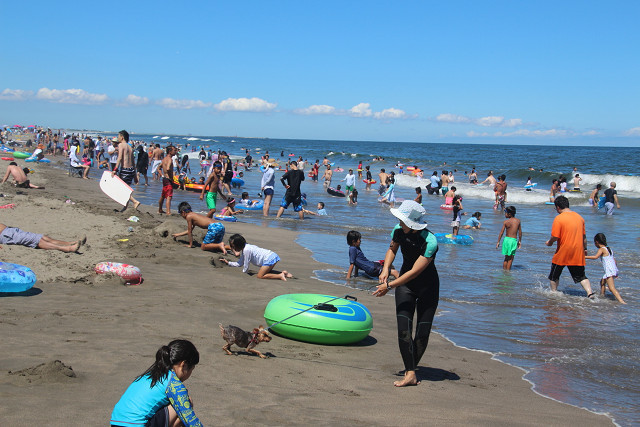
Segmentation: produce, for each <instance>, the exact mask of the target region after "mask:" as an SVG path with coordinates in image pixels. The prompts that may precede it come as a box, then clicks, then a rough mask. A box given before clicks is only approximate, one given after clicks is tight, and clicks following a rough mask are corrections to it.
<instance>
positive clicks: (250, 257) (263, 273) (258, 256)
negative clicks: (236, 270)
mask: <svg viewBox="0 0 640 427" xmlns="http://www.w3.org/2000/svg"><path fill="white" fill-rule="evenodd" d="M229 247H230V248H231V251H232V252H233V253H234V255H235V256H237V257H240V258H238V261H237V262H234V261H229V260H227V259H225V258H220V261H222V262H224V263H225V264H227V265H230V266H231V267H240V266H242V272H243V273H246V272H248V271H249V264H250V263H251V264H253V265H256V266H258V267H260V270H258V279H280V280H284V281H285V282H286V281H287V279H290V278H292V277H293V275H292V274H291V273H289V272H288V271H286V270H282V272H281V273H278V272H277V271H274V272H273V273H272V272H271V271H272V270H273V267H275V265H276V264H277V263H278V261H280V257H279V256H278V254H276V253H275V252H272V251H270V250H269V249H263V248H259V247H257V246H255V245H249V244H247V241H246V240H245V239H244V237H242V235H241V234H234V235H233V236H231V237H229Z"/></svg>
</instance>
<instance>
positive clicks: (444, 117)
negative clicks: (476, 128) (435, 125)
mask: <svg viewBox="0 0 640 427" xmlns="http://www.w3.org/2000/svg"><path fill="white" fill-rule="evenodd" d="M435 120H436V122H444V123H471V122H472V119H471V118H469V117H465V116H459V115H457V114H449V113H445V114H439V115H438V116H436V118H435Z"/></svg>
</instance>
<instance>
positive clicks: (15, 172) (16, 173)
mask: <svg viewBox="0 0 640 427" xmlns="http://www.w3.org/2000/svg"><path fill="white" fill-rule="evenodd" d="M9 175H11V176H12V177H13V179H14V181H15V186H16V187H18V188H37V189H38V190H44V187H38V186H37V185H33V184H32V183H31V182H29V180H28V179H27V175H26V174H25V173H24V170H22V168H21V167H20V166H18V164H17V163H16V162H11V163H9V166H7V172H6V173H5V174H4V178H3V179H2V184H4V183H5V182H7V179H9Z"/></svg>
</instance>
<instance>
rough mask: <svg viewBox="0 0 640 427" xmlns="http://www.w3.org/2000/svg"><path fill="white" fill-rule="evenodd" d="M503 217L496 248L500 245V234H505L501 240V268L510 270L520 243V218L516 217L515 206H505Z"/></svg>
mask: <svg viewBox="0 0 640 427" xmlns="http://www.w3.org/2000/svg"><path fill="white" fill-rule="evenodd" d="M504 217H505V218H507V219H506V220H505V221H504V222H503V223H502V229H501V230H500V235H498V243H496V249H498V247H499V246H500V240H502V234H505V236H504V240H503V241H502V255H504V261H502V269H503V270H507V271H509V270H511V265H512V264H513V258H514V257H515V255H516V250H518V249H520V246H521V244H522V226H521V223H520V220H519V219H518V218H516V207H515V206H507V208H506V209H505V210H504Z"/></svg>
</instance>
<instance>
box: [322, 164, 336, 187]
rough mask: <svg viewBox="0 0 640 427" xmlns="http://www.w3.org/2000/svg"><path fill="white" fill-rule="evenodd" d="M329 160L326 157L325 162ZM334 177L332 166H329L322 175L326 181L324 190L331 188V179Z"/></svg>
mask: <svg viewBox="0 0 640 427" xmlns="http://www.w3.org/2000/svg"><path fill="white" fill-rule="evenodd" d="M326 159H327V158H326V157H325V160H326ZM332 176H333V171H332V170H331V165H327V169H326V170H325V171H324V174H323V175H322V179H323V180H324V184H323V185H324V188H325V189H327V188H329V187H331V177H332Z"/></svg>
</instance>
